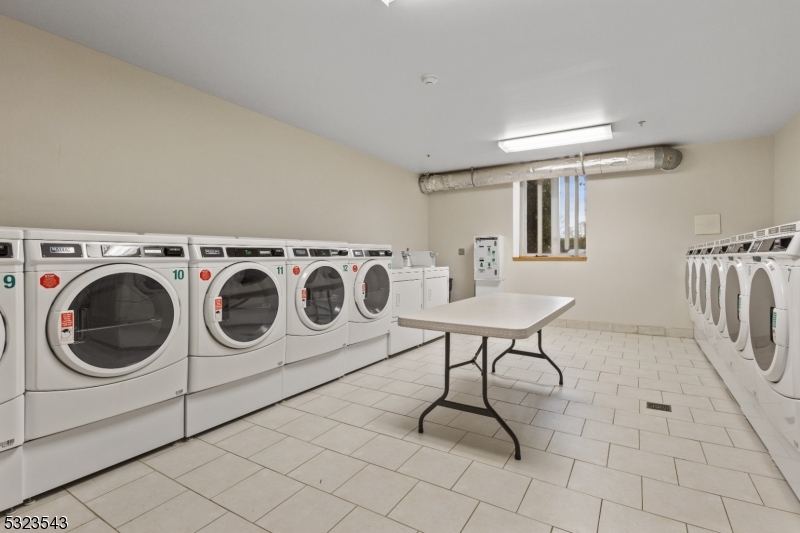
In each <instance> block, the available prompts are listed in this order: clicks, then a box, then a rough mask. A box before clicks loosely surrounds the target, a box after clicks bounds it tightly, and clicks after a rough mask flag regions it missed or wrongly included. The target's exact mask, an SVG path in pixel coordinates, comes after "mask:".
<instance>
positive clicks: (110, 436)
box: [22, 396, 184, 498]
mask: <svg viewBox="0 0 800 533" xmlns="http://www.w3.org/2000/svg"><path fill="white" fill-rule="evenodd" d="M183 398H184V397H183V396H179V397H177V398H173V399H171V400H167V401H164V402H160V403H157V404H155V405H150V406H147V407H143V408H141V409H137V410H135V411H131V412H128V413H125V414H122V415H117V416H114V417H112V418H107V419H105V420H100V421H99V422H93V423H91V424H87V425H85V426H81V427H77V428H75V429H70V430H67V431H62V432H61V433H56V434H54V435H48V436H47V437H42V438H39V439H36V440H32V441H27V442H25V446H24V449H23V454H22V460H23V484H22V486H23V496H24V497H25V498H30V497H33V496H36V495H38V494H41V493H43V492H46V491H48V490H50V489H54V488H56V487H60V486H61V485H64V484H65V483H69V482H71V481H75V480H76V479H80V478H82V477H84V476H88V475H89V474H93V473H95V472H97V471H99V470H102V469H104V468H108V467H110V466H113V465H115V464H117V463H121V462H122V461H126V460H128V459H131V458H133V457H136V456H137V455H141V454H143V453H146V452H149V451H151V450H154V449H155V448H158V447H160V446H164V445H165V444H169V443H170V442H174V441H176V440H179V439H182V438H183V428H184V421H183V416H184V406H183V402H184V400H183Z"/></svg>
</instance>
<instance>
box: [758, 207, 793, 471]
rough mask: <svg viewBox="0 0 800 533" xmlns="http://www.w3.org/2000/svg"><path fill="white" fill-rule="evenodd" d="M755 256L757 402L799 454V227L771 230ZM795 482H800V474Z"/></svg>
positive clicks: (761, 241) (763, 239)
mask: <svg viewBox="0 0 800 533" xmlns="http://www.w3.org/2000/svg"><path fill="white" fill-rule="evenodd" d="M750 252H751V257H752V259H753V263H752V266H751V275H750V298H749V305H748V309H747V311H748V316H747V320H748V325H749V330H750V344H751V346H752V352H753V361H754V364H755V367H756V373H757V375H756V380H755V381H756V398H757V400H758V402H759V404H760V405H761V406H762V407H763V409H764V412H765V413H766V414H767V416H768V417H769V419H770V420H771V421H772V423H773V424H774V425H775V427H776V428H777V429H778V430H779V431H780V432H781V433H782V434H783V435H784V436H785V437H786V439H787V441H788V443H789V444H790V445H791V446H792V447H793V448H795V449H796V450H800V279H798V278H800V223H795V224H786V225H784V226H780V227H775V228H771V229H770V230H768V232H767V235H765V236H764V237H763V238H761V239H759V240H756V241H755V242H754V243H753V246H752V247H751V250H750ZM789 477H790V476H789V475H787V479H788V478H789ZM794 481H795V482H796V483H800V470H799V471H798V472H795V479H794Z"/></svg>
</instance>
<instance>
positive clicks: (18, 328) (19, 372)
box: [0, 228, 25, 511]
mask: <svg viewBox="0 0 800 533" xmlns="http://www.w3.org/2000/svg"><path fill="white" fill-rule="evenodd" d="M24 289H25V277H24V273H23V251H22V230H18V229H10V228H0V480H2V482H0V511H3V510H5V509H8V508H10V507H13V506H15V505H19V504H20V503H22V499H23V495H22V448H21V447H20V446H21V445H22V442H23V440H24V439H25V404H24V402H25V398H24V395H23V393H24V392H25V373H24V370H25V344H24V340H25V339H24V336H25V328H24V312H25V307H24V304H25V297H24Z"/></svg>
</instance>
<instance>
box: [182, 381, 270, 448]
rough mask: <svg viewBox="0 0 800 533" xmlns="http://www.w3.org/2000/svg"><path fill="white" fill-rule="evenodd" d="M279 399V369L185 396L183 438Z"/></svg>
mask: <svg viewBox="0 0 800 533" xmlns="http://www.w3.org/2000/svg"><path fill="white" fill-rule="evenodd" d="M281 399H283V377H282V372H281V368H275V369H272V370H268V371H267V372H262V373H260V374H256V375H255V376H250V377H248V378H245V379H240V380H238V381H234V382H231V383H226V384H225V385H220V386H218V387H213V388H211V389H206V390H203V391H199V392H195V393H193V394H189V395H187V396H186V436H187V437H190V436H192V435H197V434H198V433H200V432H201V431H205V430H207V429H211V428H213V427H215V426H218V425H220V424H224V423H225V422H228V421H230V420H233V419H234V418H239V417H240V416H243V415H246V414H247V413H252V412H253V411H257V410H259V409H261V408H262V407H267V406H268V405H272V404H273V403H276V402H279V401H281Z"/></svg>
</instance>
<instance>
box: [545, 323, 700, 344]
mask: <svg viewBox="0 0 800 533" xmlns="http://www.w3.org/2000/svg"><path fill="white" fill-rule="evenodd" d="M550 325H551V326H555V327H560V328H573V329H588V330H592V331H608V332H612V333H633V334H636V335H649V336H651V337H680V338H682V339H693V338H694V330H693V329H692V328H666V327H662V326H639V325H635V324H612V323H611V322H592V321H589V320H566V319H563V318H558V319H556V320H553V321H552V322H551V323H550Z"/></svg>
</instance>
